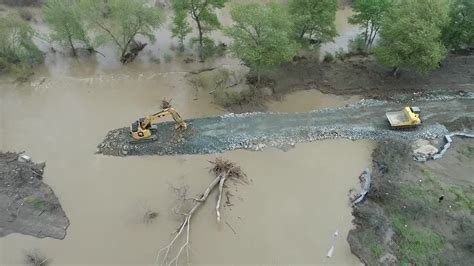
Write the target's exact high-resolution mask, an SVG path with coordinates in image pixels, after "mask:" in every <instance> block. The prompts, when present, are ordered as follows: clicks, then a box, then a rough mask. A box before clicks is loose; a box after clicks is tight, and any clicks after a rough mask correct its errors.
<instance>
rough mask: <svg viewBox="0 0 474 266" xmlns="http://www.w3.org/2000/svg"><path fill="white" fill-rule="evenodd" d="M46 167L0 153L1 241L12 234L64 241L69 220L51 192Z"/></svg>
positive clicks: (16, 155)
mask: <svg viewBox="0 0 474 266" xmlns="http://www.w3.org/2000/svg"><path fill="white" fill-rule="evenodd" d="M44 167H45V164H44V163H42V164H35V163H33V162H31V161H28V160H22V159H21V158H20V157H19V155H18V154H17V153H10V152H7V153H2V152H0V237H2V236H6V235H9V234H12V233H21V234H25V235H32V236H35V237H38V238H44V237H51V238H56V239H63V238H64V237H65V236H66V229H67V227H68V226H69V220H68V218H67V217H66V214H65V213H64V211H63V209H62V208H61V204H60V203H59V201H58V198H57V197H56V195H55V194H54V192H53V191H52V190H51V188H50V187H49V186H48V185H46V184H45V183H43V182H42V181H41V180H42V178H43V169H44Z"/></svg>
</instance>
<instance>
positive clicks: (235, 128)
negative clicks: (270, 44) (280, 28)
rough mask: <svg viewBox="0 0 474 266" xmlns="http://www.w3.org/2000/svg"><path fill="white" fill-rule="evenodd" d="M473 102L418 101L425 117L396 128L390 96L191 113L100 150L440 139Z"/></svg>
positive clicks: (162, 151)
mask: <svg viewBox="0 0 474 266" xmlns="http://www.w3.org/2000/svg"><path fill="white" fill-rule="evenodd" d="M473 102H474V100H473V99H472V98H470V97H465V98H457V99H456V98H451V99H442V98H441V99H440V98H438V99H425V100H423V101H418V102H415V103H413V104H414V105H417V106H420V107H421V109H422V110H423V113H424V115H423V121H424V122H423V125H422V126H420V127H418V128H416V129H414V130H411V131H396V130H392V129H390V127H389V126H388V123H387V121H386V118H385V112H386V111H388V110H398V109H400V108H401V107H400V106H401V105H400V104H395V103H390V102H384V101H361V102H359V103H358V104H355V105H352V106H349V107H343V108H332V109H323V110H320V111H313V112H307V113H247V114H240V115H233V114H230V115H224V116H219V117H207V118H198V119H191V120H188V123H189V124H190V126H189V128H188V130H187V131H185V132H176V130H175V129H174V124H173V123H160V124H157V127H158V130H157V132H159V133H158V134H157V137H158V139H157V141H154V142H148V143H145V144H143V143H141V144H130V143H129V141H130V136H129V128H128V127H125V128H120V129H116V130H112V131H111V132H109V133H108V135H107V136H106V138H105V140H104V141H103V142H102V143H101V144H99V146H98V152H99V153H102V154H105V155H114V156H125V155H151V154H156V155H173V154H207V153H220V152H224V151H229V150H235V149H251V150H259V149H263V148H264V147H279V148H282V147H283V148H287V147H291V146H293V145H294V144H295V143H299V142H310V141H315V140H320V139H334V138H348V139H352V140H356V139H369V140H384V139H396V140H409V141H413V140H416V139H420V138H424V139H434V138H439V137H443V136H444V134H446V133H447V132H448V131H447V129H446V128H445V127H444V126H443V125H440V124H442V123H443V122H447V121H451V120H452V119H456V118H460V117H465V116H469V114H471V113H473V112H474V104H473Z"/></svg>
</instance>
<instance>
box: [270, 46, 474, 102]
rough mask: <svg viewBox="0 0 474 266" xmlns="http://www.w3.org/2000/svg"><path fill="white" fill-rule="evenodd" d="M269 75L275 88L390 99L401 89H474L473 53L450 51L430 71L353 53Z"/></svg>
mask: <svg viewBox="0 0 474 266" xmlns="http://www.w3.org/2000/svg"><path fill="white" fill-rule="evenodd" d="M267 76H268V77H269V78H271V79H273V80H275V81H276V85H275V88H274V92H275V94H276V95H284V94H286V93H288V92H289V91H291V90H305V89H317V90H320V91H321V92H323V93H332V94H337V95H343V94H349V95H361V96H363V97H367V98H374V99H388V98H390V97H392V96H394V95H398V94H401V93H417V94H422V93H429V92H431V91H437V90H446V89H449V90H471V91H472V90H474V55H472V54H471V55H449V56H448V57H447V58H446V60H445V61H444V62H443V63H442V66H441V68H439V69H437V70H435V71H432V72H430V73H429V74H427V75H420V74H417V73H415V72H414V71H401V74H400V76H399V77H394V76H393V75H391V69H389V68H385V67H383V66H381V65H379V64H377V63H376V62H375V61H374V59H373V58H372V57H362V56H353V57H351V58H348V59H346V60H345V61H344V62H335V63H319V62H316V61H314V60H300V61H297V62H293V63H290V64H286V65H284V66H282V67H280V68H279V69H278V70H277V71H275V72H272V73H268V74H267Z"/></svg>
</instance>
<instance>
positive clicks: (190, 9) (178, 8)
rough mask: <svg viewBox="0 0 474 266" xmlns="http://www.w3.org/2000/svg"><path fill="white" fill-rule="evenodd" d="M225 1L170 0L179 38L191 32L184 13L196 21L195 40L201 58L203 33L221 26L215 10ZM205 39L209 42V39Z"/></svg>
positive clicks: (204, 41) (203, 42)
mask: <svg viewBox="0 0 474 266" xmlns="http://www.w3.org/2000/svg"><path fill="white" fill-rule="evenodd" d="M227 1H228V0H172V6H173V11H174V13H175V20H174V28H175V31H174V32H179V35H177V36H178V37H179V38H181V39H184V38H185V36H186V35H187V34H188V33H189V32H191V28H190V26H189V24H188V22H187V20H186V17H185V16H184V14H186V13H188V14H189V16H190V17H191V19H192V20H193V21H194V22H195V23H196V27H197V30H198V38H197V42H198V43H199V53H200V56H201V58H203V49H204V48H205V47H204V46H205V45H206V38H205V34H207V33H209V32H211V31H213V30H215V29H218V28H220V26H221V24H220V22H219V19H218V18H217V15H216V13H215V10H216V9H220V8H223V7H224V6H225V4H226V2H227ZM176 18H177V19H176ZM174 32H173V33H174ZM207 41H208V42H209V40H207Z"/></svg>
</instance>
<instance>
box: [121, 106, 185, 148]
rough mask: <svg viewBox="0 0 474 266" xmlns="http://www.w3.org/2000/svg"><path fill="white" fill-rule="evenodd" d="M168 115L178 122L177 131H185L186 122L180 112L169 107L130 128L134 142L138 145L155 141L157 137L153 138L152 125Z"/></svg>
mask: <svg viewBox="0 0 474 266" xmlns="http://www.w3.org/2000/svg"><path fill="white" fill-rule="evenodd" d="M168 115H171V117H172V118H173V119H174V121H175V122H176V129H182V130H184V129H186V128H187V124H186V122H185V121H184V120H183V119H182V118H181V116H180V115H179V114H178V112H177V111H176V110H175V109H174V108H173V107H168V108H165V109H163V110H161V111H160V112H158V113H156V114H153V115H149V116H146V117H144V118H141V119H139V120H138V121H136V122H135V123H133V124H132V126H131V127H130V135H131V136H132V138H133V141H132V142H133V143H136V142H146V141H153V140H155V139H156V136H153V132H152V130H153V128H152V123H153V122H154V121H156V120H158V119H160V118H162V117H165V116H168Z"/></svg>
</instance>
